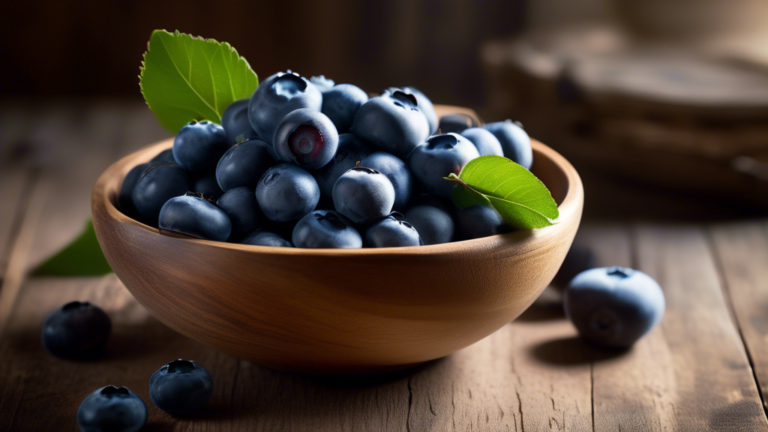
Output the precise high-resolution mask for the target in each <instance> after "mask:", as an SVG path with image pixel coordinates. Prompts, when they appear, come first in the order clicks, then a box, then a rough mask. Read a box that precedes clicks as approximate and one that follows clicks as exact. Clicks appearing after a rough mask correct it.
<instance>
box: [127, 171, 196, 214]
mask: <svg viewBox="0 0 768 432" xmlns="http://www.w3.org/2000/svg"><path fill="white" fill-rule="evenodd" d="M192 186H193V183H192V176H191V175H190V174H189V172H187V170H185V169H184V168H182V167H181V166H179V165H178V164H176V163H174V162H158V163H156V164H154V165H152V166H150V167H149V168H147V169H146V170H145V171H144V173H143V174H142V175H141V178H139V181H137V182H136V186H134V187H133V192H132V193H131V198H132V199H133V205H134V206H135V207H136V211H137V212H138V214H139V216H140V217H141V219H142V220H143V221H145V222H147V223H149V224H151V225H152V226H157V217H158V216H159V215H160V209H161V208H163V204H165V202H166V201H168V200H169V199H171V198H173V197H177V196H181V195H184V194H185V193H187V192H188V191H190V190H192Z"/></svg>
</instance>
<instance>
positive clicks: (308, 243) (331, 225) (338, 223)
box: [293, 210, 363, 249]
mask: <svg viewBox="0 0 768 432" xmlns="http://www.w3.org/2000/svg"><path fill="white" fill-rule="evenodd" d="M293 244H294V245H296V247H299V248H313V249H318V248H320V249H332V248H344V249H357V248H361V247H362V246H363V239H362V238H360V234H359V233H358V232H357V230H355V229H354V228H353V227H352V223H351V222H350V221H348V220H347V219H346V218H345V217H344V216H341V215H340V214H338V213H336V212H335V211H333V210H315V211H313V212H312V213H310V214H308V215H306V216H304V217H303V218H302V219H301V220H300V221H299V223H297V224H296V227H295V228H294V229H293Z"/></svg>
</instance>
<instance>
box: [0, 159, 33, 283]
mask: <svg viewBox="0 0 768 432" xmlns="http://www.w3.org/2000/svg"><path fill="white" fill-rule="evenodd" d="M25 170H26V173H25V174H24V179H23V180H22V188H21V189H22V192H21V194H20V197H19V200H18V205H16V206H15V208H16V214H14V215H13V216H12V218H13V220H12V221H11V226H10V235H9V236H8V238H7V241H6V243H5V244H2V245H0V248H2V250H3V251H6V250H7V251H8V254H7V255H5V256H6V257H8V260H7V261H4V262H2V263H0V264H2V265H3V266H4V267H3V268H2V269H0V287H2V284H3V281H4V280H5V276H6V271H7V269H8V267H9V265H10V257H11V255H12V252H13V245H14V244H15V242H16V238H17V237H18V236H19V233H20V231H21V226H22V224H23V222H24V216H25V214H26V213H27V211H28V209H29V205H30V202H31V195H32V192H33V191H34V186H35V183H36V182H37V180H38V179H39V177H40V175H39V172H38V170H37V169H26V168H25Z"/></svg>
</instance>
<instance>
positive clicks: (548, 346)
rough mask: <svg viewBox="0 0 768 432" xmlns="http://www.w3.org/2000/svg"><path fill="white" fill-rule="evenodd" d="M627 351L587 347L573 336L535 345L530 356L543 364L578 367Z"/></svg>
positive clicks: (621, 354) (609, 358)
mask: <svg viewBox="0 0 768 432" xmlns="http://www.w3.org/2000/svg"><path fill="white" fill-rule="evenodd" d="M627 353H629V350H620V349H607V348H600V347H596V346H592V345H589V344H587V343H585V342H584V341H583V340H581V338H579V337H576V336H573V337H567V338H560V339H554V340H550V341H547V342H543V343H541V344H539V345H536V346H535V347H533V348H532V349H531V354H533V356H534V357H535V358H536V359H538V360H540V361H541V362H543V363H547V364H550V365H555V366H578V365H582V364H589V363H592V362H595V363H597V362H601V361H606V360H611V359H615V358H618V357H622V356H624V355H626V354H627Z"/></svg>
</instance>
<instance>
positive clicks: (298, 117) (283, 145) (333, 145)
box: [272, 109, 339, 169]
mask: <svg viewBox="0 0 768 432" xmlns="http://www.w3.org/2000/svg"><path fill="white" fill-rule="evenodd" d="M272 145H273V148H274V151H275V154H277V157H278V158H279V159H281V160H283V161H285V162H292V163H295V164H296V165H299V166H300V167H303V168H309V169H318V168H322V167H323V166H325V165H326V164H327V163H328V162H329V161H330V160H331V159H333V156H334V155H335V154H336V149H337V148H338V147H339V134H338V132H337V131H336V126H334V125H333V122H332V121H331V120H330V119H329V118H328V117H327V116H326V115H325V114H323V113H321V112H319V111H313V110H311V109H298V110H295V111H292V112H291V113H289V114H288V115H286V116H285V117H284V118H283V119H282V120H281V121H280V124H279V125H278V126H277V129H276V130H275V138H274V141H273V143H272Z"/></svg>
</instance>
